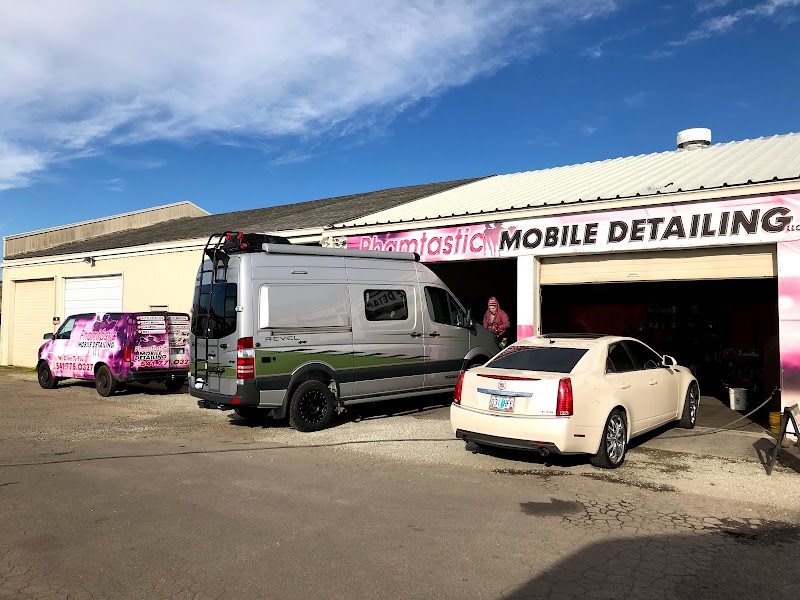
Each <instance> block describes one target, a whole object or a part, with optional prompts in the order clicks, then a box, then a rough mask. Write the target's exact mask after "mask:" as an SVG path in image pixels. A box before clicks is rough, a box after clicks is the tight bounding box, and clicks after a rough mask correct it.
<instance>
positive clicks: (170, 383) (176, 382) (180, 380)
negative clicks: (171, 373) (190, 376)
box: [164, 377, 186, 393]
mask: <svg viewBox="0 0 800 600" xmlns="http://www.w3.org/2000/svg"><path fill="white" fill-rule="evenodd" d="M185 384H186V377H173V378H172V379H167V380H166V381H165V382H164V385H165V386H166V388H167V391H168V392H173V393H174V392H180V391H181V390H182V389H183V386H184V385H185Z"/></svg>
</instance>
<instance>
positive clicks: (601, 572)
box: [504, 506, 800, 600]
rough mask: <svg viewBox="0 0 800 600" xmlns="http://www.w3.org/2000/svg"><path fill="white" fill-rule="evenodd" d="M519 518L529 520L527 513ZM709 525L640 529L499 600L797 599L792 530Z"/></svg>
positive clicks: (795, 530) (799, 534)
mask: <svg viewBox="0 0 800 600" xmlns="http://www.w3.org/2000/svg"><path fill="white" fill-rule="evenodd" d="M566 508H571V507H569V506H566ZM521 510H522V511H523V512H524V513H526V514H535V512H532V511H531V508H530V507H527V506H521ZM715 521H716V524H714V525H709V526H705V525H703V524H701V525H700V526H699V528H697V527H695V528H693V527H692V526H688V527H687V526H685V525H684V526H683V528H684V531H682V532H679V533H675V534H669V535H642V533H647V532H646V531H643V529H642V528H639V527H634V528H631V533H630V537H623V538H620V537H617V536H615V537H614V538H613V539H606V540H604V541H599V542H596V543H593V544H591V545H589V546H587V547H586V548H584V549H583V550H580V551H579V552H575V553H574V554H571V555H569V556H566V557H564V558H563V559H561V560H560V562H559V563H558V564H556V565H555V566H554V567H552V568H550V569H548V570H547V571H545V572H544V573H542V574H541V575H539V576H537V577H535V578H534V579H531V580H530V581H529V582H528V583H526V584H524V585H523V586H521V587H519V588H518V589H516V590H514V591H512V592H510V593H508V594H507V595H505V596H504V598H505V599H506V600H522V599H529V598H531V599H532V598H558V599H560V600H569V599H573V598H575V599H578V598H581V599H583V598H609V599H610V598H626V599H631V600H633V599H642V600H644V599H651V598H652V599H654V600H655V599H665V598H675V599H678V598H695V599H702V600H705V599H708V600H715V599H723V598H725V599H727V598H769V599H770V600H779V599H783V598H786V599H789V598H796V597H797V586H796V583H795V572H796V560H797V559H796V557H797V553H798V550H800V528H799V527H798V526H796V525H793V524H788V523H770V522H764V521H762V522H760V523H758V524H754V523H753V522H752V521H747V520H745V519H725V518H723V517H720V518H719V520H715ZM596 533H599V532H596ZM604 533H605V534H606V535H607V534H608V531H607V530H604ZM634 535H635V536H637V537H634Z"/></svg>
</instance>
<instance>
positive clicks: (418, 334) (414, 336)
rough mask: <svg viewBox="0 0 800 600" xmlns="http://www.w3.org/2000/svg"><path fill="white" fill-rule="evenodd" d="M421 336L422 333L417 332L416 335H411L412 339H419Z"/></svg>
mask: <svg viewBox="0 0 800 600" xmlns="http://www.w3.org/2000/svg"><path fill="white" fill-rule="evenodd" d="M421 335H422V334H421V333H417V332H416V331H415V332H414V333H412V334H411V337H413V338H418V337H420V336H421Z"/></svg>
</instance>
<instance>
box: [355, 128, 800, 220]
mask: <svg viewBox="0 0 800 600" xmlns="http://www.w3.org/2000/svg"><path fill="white" fill-rule="evenodd" d="M787 179H800V134H798V133H789V134H786V135H776V136H772V137H765V138H758V139H754V140H742V141H737V142H727V143H724V144H715V145H713V146H707V147H704V148H695V149H692V150H672V151H669V152H659V153H655V154H643V155H639V156H629V157H626V158H614V159H608V160H602V161H597V162H591V163H583V164H578V165H566V166H563V167H554V168H551V169H543V170H540V171H529V172H525V173H512V174H509V175H497V176H495V177H490V178H487V179H481V180H479V181H476V182H474V183H471V184H468V185H464V186H462V187H458V188H455V189H451V190H446V191H443V192H441V193H438V194H435V195H433V196H429V197H427V198H423V199H420V200H416V201H413V202H409V203H408V204H403V205H401V206H397V207H394V208H391V209H388V210H384V211H380V212H376V213H373V214H371V215H367V216H365V217H360V218H358V219H356V220H353V221H348V222H345V223H343V224H342V226H353V227H354V226H364V225H377V224H384V223H402V222H408V221H414V220H416V221H419V220H423V219H436V218H439V217H449V216H462V215H474V214H480V213H486V212H496V211H502V210H512V209H520V208H529V207H530V208H535V207H539V206H545V205H549V206H552V205H555V204H562V203H563V204H570V203H575V202H579V201H584V202H587V201H596V200H610V199H615V198H631V197H635V196H644V197H646V196H653V195H656V194H665V193H674V192H678V191H683V192H687V191H694V190H701V189H710V188H720V187H725V186H728V187H733V186H740V185H748V184H752V183H762V182H767V181H773V180H787Z"/></svg>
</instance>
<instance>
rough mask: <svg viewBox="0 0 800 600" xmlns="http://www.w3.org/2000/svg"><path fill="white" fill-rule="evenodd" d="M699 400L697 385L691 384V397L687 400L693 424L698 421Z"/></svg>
mask: <svg viewBox="0 0 800 600" xmlns="http://www.w3.org/2000/svg"><path fill="white" fill-rule="evenodd" d="M697 400H698V399H697V387H696V386H694V385H692V386H689V397H688V398H687V399H686V401H687V402H688V403H689V418H690V419H691V423H692V425H694V424H695V423H696V422H697Z"/></svg>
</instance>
